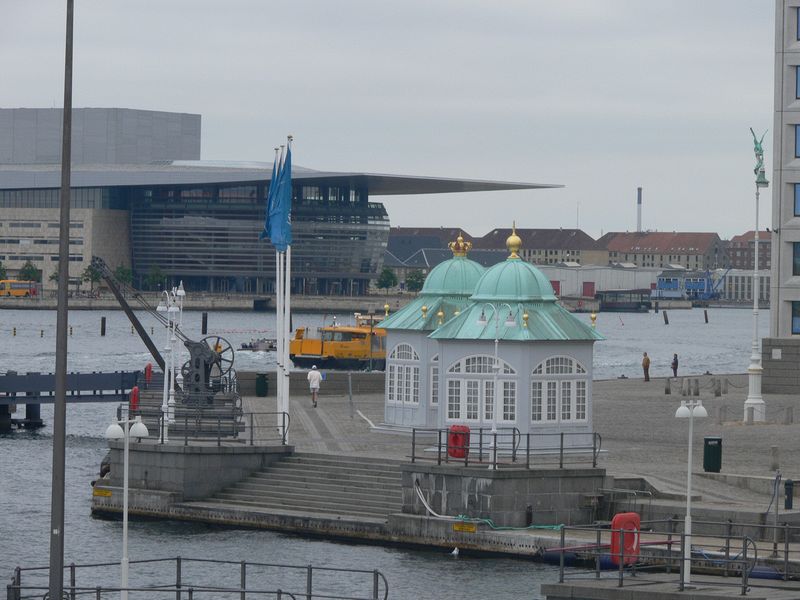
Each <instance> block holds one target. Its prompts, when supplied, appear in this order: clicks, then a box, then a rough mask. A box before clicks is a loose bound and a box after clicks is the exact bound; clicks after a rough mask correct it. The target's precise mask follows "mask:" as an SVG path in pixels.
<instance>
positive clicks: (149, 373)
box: [144, 363, 153, 385]
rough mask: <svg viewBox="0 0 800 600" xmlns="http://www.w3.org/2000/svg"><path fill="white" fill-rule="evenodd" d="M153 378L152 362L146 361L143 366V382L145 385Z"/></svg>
mask: <svg viewBox="0 0 800 600" xmlns="http://www.w3.org/2000/svg"><path fill="white" fill-rule="evenodd" d="M152 380H153V363H147V364H146V365H145V366H144V382H145V383H146V384H147V385H150V382H151V381H152Z"/></svg>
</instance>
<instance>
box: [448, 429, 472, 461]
mask: <svg viewBox="0 0 800 600" xmlns="http://www.w3.org/2000/svg"><path fill="white" fill-rule="evenodd" d="M467 454H469V427H468V426H467V425H451V426H450V429H449V430H448V432H447V455H448V456H449V457H450V458H466V456H467Z"/></svg>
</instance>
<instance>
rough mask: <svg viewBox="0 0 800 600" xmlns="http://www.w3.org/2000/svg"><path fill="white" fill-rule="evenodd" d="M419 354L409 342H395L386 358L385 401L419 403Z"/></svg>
mask: <svg viewBox="0 0 800 600" xmlns="http://www.w3.org/2000/svg"><path fill="white" fill-rule="evenodd" d="M419 379H420V377H419V354H418V353H417V351H416V350H415V349H414V347H413V346H412V345H411V344H407V343H405V342H402V343H400V344H397V345H396V346H395V347H394V348H392V351H391V352H390V353H389V358H387V359H386V402H387V404H393V405H400V406H403V405H413V406H418V405H419Z"/></svg>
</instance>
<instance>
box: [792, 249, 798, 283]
mask: <svg viewBox="0 0 800 600" xmlns="http://www.w3.org/2000/svg"><path fill="white" fill-rule="evenodd" d="M798 275H800V242H794V243H792V276H794V277H797V276H798Z"/></svg>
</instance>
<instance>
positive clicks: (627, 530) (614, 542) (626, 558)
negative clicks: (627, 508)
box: [611, 512, 641, 566]
mask: <svg viewBox="0 0 800 600" xmlns="http://www.w3.org/2000/svg"><path fill="white" fill-rule="evenodd" d="M640 530H641V518H640V517H639V514H638V513H635V512H627V513H617V514H616V515H614V518H613V519H611V562H612V563H614V564H615V565H617V566H619V562H620V558H621V559H622V561H623V562H624V564H626V565H630V564H633V563H635V562H636V561H637V560H639V531H640Z"/></svg>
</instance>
